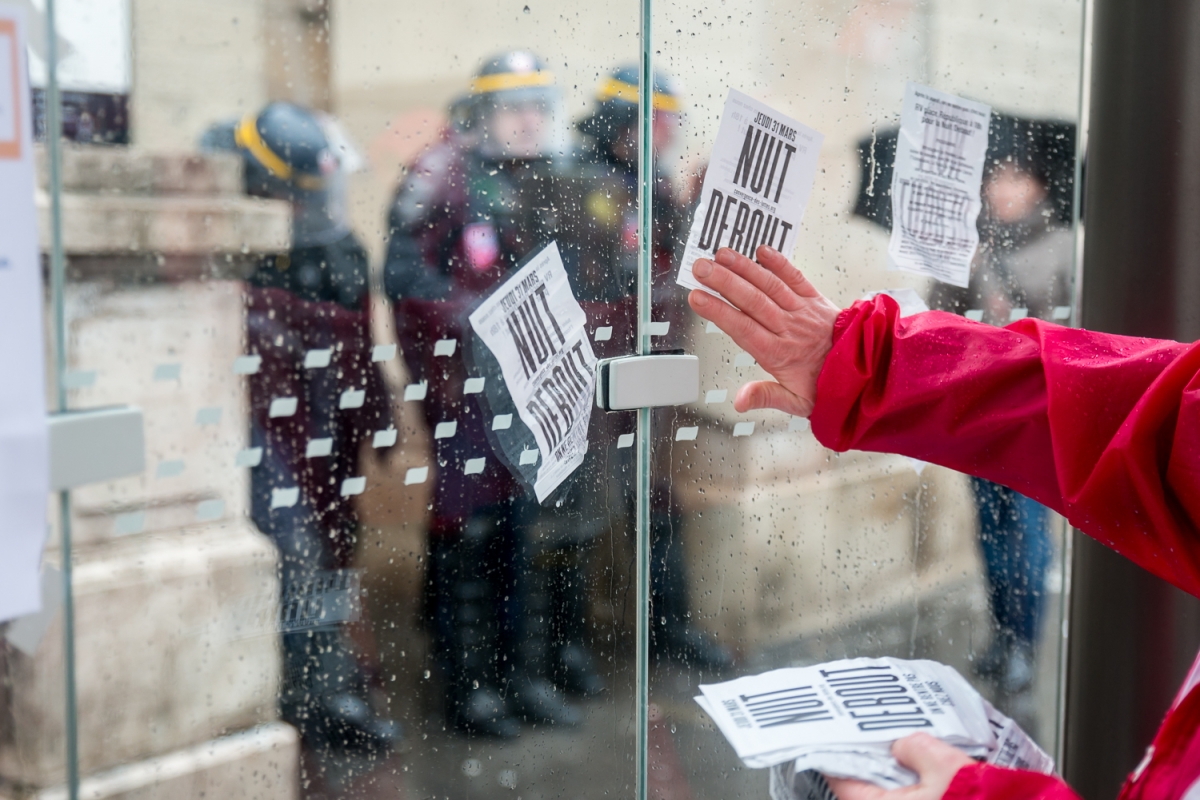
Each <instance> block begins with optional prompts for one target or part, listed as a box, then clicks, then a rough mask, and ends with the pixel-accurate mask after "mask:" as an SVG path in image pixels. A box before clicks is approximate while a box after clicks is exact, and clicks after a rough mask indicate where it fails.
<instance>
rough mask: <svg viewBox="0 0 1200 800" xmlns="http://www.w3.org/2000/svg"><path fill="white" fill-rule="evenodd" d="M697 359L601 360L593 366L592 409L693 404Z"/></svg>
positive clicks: (697, 392) (660, 355) (681, 356)
mask: <svg viewBox="0 0 1200 800" xmlns="http://www.w3.org/2000/svg"><path fill="white" fill-rule="evenodd" d="M699 397H700V359H699V358H697V357H696V356H693V355H687V354H686V353H656V354H652V355H648V356H619V357H617V358H605V359H602V360H601V361H600V363H598V364H597V365H596V406H597V408H602V409H604V410H605V411H627V410H630V409H634V408H659V407H662V406H682V405H686V404H688V403H694V402H696V400H697V399H698V398H699Z"/></svg>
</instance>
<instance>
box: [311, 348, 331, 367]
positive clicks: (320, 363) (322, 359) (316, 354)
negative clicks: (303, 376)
mask: <svg viewBox="0 0 1200 800" xmlns="http://www.w3.org/2000/svg"><path fill="white" fill-rule="evenodd" d="M332 358H333V350H332V349H331V348H325V349H323V350H309V351H308V352H307V353H305V354H304V368H305V369H321V368H323V367H328V366H329V362H330V360H331V359H332Z"/></svg>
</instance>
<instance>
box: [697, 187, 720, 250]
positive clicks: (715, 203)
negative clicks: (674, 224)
mask: <svg viewBox="0 0 1200 800" xmlns="http://www.w3.org/2000/svg"><path fill="white" fill-rule="evenodd" d="M723 199H725V195H723V194H721V193H720V192H719V191H717V190H716V189H713V193H712V196H711V197H709V198H708V211H707V212H706V213H705V215H704V227H703V228H701V229H700V242H699V245H700V249H701V250H707V249H708V246H709V245H710V244H712V239H713V234H714V233H716V232H717V218H718V217H719V216H720V215H721V201H722V200H723Z"/></svg>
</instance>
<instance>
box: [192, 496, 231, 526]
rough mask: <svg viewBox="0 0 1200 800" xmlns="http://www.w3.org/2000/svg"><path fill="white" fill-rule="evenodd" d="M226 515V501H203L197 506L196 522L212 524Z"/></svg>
mask: <svg viewBox="0 0 1200 800" xmlns="http://www.w3.org/2000/svg"><path fill="white" fill-rule="evenodd" d="M224 513H225V501H224V500H201V501H200V502H199V503H197V504H196V521H197V522H211V521H213V520H214V519H220V518H221V515H222V514H224Z"/></svg>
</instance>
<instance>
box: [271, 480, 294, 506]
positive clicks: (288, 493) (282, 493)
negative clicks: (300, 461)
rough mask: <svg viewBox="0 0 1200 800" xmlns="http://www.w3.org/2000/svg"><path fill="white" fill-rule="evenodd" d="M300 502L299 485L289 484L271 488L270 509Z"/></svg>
mask: <svg viewBox="0 0 1200 800" xmlns="http://www.w3.org/2000/svg"><path fill="white" fill-rule="evenodd" d="M298 502H300V487H299V486H290V487H288V488H286V489H272V490H271V509H272V510H274V509H276V508H291V507H292V506H294V505H296V503H298Z"/></svg>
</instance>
